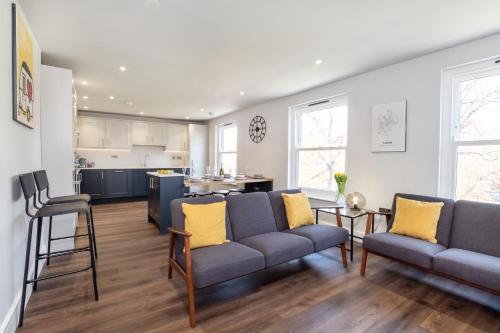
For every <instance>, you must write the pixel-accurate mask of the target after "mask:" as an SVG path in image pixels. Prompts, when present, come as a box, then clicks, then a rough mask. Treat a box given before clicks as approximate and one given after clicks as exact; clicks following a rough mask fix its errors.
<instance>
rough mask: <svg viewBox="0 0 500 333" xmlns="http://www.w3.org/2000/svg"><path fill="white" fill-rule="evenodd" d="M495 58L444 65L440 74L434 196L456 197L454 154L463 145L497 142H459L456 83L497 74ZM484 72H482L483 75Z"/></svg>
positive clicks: (495, 142) (499, 69)
mask: <svg viewBox="0 0 500 333" xmlns="http://www.w3.org/2000/svg"><path fill="white" fill-rule="evenodd" d="M496 61H498V57H492V58H489V59H486V60H481V61H477V62H474V63H469V64H465V65H461V66H457V67H452V68H447V69H444V70H443V71H442V75H441V81H442V83H441V134H440V141H441V142H440V157H439V184H438V195H439V196H442V197H445V198H451V199H456V186H457V153H458V148H459V147H463V146H483V145H500V140H475V141H470V140H469V141H460V133H459V129H460V101H459V100H458V99H459V98H460V82H461V81H467V80H471V79H475V78H480V77H484V76H488V75H495V74H500V63H498V62H496ZM486 73H487V74H488V75H485V74H486Z"/></svg>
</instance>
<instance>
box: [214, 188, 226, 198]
mask: <svg viewBox="0 0 500 333" xmlns="http://www.w3.org/2000/svg"><path fill="white" fill-rule="evenodd" d="M213 193H214V195H222V196H224V197H225V196H227V195H228V194H229V190H216V191H214V192H213Z"/></svg>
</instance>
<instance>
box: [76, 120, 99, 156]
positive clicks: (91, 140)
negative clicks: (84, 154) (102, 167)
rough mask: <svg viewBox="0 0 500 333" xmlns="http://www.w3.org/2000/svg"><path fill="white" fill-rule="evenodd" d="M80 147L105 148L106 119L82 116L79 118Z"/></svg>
mask: <svg viewBox="0 0 500 333" xmlns="http://www.w3.org/2000/svg"><path fill="white" fill-rule="evenodd" d="M78 133H79V136H78V147H82V148H104V147H105V146H106V120H105V119H103V118H93V117H80V118H79V120H78Z"/></svg>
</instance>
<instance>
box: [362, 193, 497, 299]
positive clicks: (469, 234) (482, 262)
mask: <svg viewBox="0 0 500 333" xmlns="http://www.w3.org/2000/svg"><path fill="white" fill-rule="evenodd" d="M397 197H402V198H407V199H413V200H419V201H426V202H443V203H444V206H443V208H442V209H441V216H440V218H439V221H438V229H437V233H436V238H437V241H438V243H437V244H432V243H429V242H426V241H423V240H419V239H415V238H411V237H406V236H401V235H396V234H392V233H389V232H384V233H376V234H371V235H367V236H365V237H364V239H363V257H362V261H361V275H364V274H365V269H366V262H367V257H368V254H369V253H372V254H376V255H380V256H383V257H386V258H390V259H394V260H397V261H400V262H403V263H407V264H410V265H413V266H416V267H419V268H421V269H424V270H426V271H428V272H431V273H434V274H437V275H440V276H444V277H447V278H449V279H452V280H455V281H459V282H462V283H464V284H467V285H470V286H473V287H476V288H480V289H483V290H486V291H489V292H491V293H493V294H496V295H500V205H498V204H489V203H480V202H472V201H464V200H459V201H456V202H454V201H453V200H450V199H443V198H436V197H427V196H419V195H411V194H402V193H398V194H396V195H395V196H394V202H393V206H392V210H393V215H392V218H391V219H390V220H389V223H388V229H387V230H390V228H391V227H392V223H393V221H394V215H395V214H394V213H395V212H396V198H397ZM367 230H368V228H367Z"/></svg>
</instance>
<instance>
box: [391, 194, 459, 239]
mask: <svg viewBox="0 0 500 333" xmlns="http://www.w3.org/2000/svg"><path fill="white" fill-rule="evenodd" d="M397 197H400V198H405V199H410V200H417V201H425V202H442V203H444V206H443V208H441V215H440V216H439V221H438V226H437V233H436V239H437V242H438V244H441V245H443V246H445V247H448V244H449V240H450V231H451V223H452V221H453V208H454V206H455V202H454V201H453V200H451V199H445V198H438V197H429V196H424V195H416V194H405V193H396V194H395V195H394V200H393V202H392V216H391V219H390V220H389V222H388V223H387V230H391V228H392V223H393V222H394V217H395V215H396V198H397Z"/></svg>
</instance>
